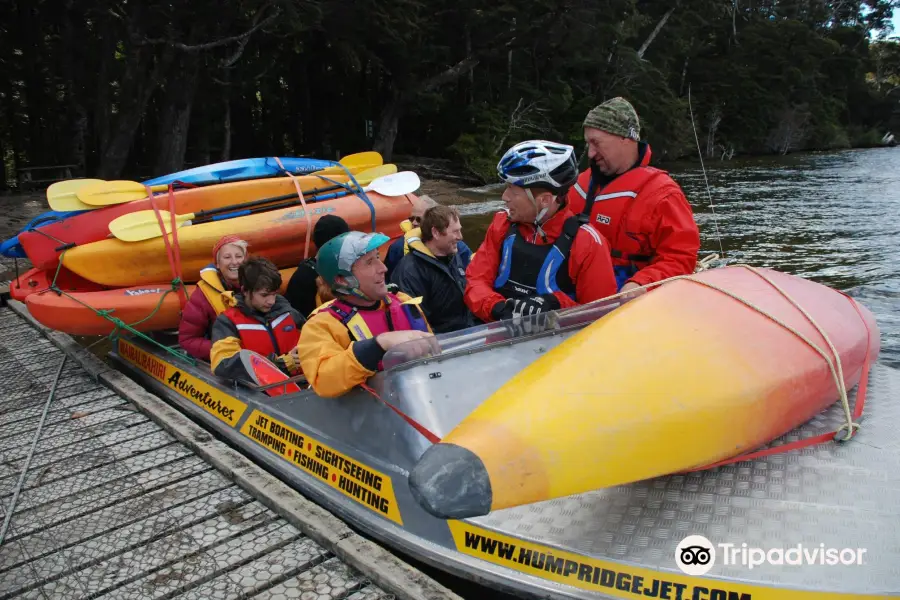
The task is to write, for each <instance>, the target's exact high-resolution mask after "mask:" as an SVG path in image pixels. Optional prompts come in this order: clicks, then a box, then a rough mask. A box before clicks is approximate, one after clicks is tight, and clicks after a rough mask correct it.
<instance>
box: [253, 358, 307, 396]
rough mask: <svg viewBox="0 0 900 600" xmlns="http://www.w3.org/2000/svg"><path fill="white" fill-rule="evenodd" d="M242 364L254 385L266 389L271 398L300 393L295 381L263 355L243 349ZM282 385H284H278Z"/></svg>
mask: <svg viewBox="0 0 900 600" xmlns="http://www.w3.org/2000/svg"><path fill="white" fill-rule="evenodd" d="M240 357H241V364H243V365H244V369H245V370H246V371H247V374H248V375H250V378H251V379H252V380H253V383H255V384H256V385H258V386H259V387H262V388H264V389H265V391H266V394H268V395H269V396H280V395H282V394H293V393H295V392H299V391H300V386H298V385H297V384H296V383H295V382H294V381H291V379H290V378H289V377H288V376H287V375H285V374H284V372H283V371H282V370H281V369H279V368H278V366H277V365H276V364H275V363H273V362H272V361H270V360H269V359H268V358H266V357H265V356H263V355H262V354H258V353H257V352H254V351H253V350H248V349H246V348H243V349H242V350H241V351H240ZM277 384H282V385H277Z"/></svg>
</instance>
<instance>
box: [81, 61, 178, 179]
mask: <svg viewBox="0 0 900 600" xmlns="http://www.w3.org/2000/svg"><path fill="white" fill-rule="evenodd" d="M172 59H173V50H172V49H171V48H169V47H166V48H165V49H164V50H163V51H162V53H161V56H158V57H156V58H155V61H154V57H153V56H152V54H151V50H149V49H148V48H146V47H139V48H136V49H132V51H131V52H129V57H128V62H127V65H126V71H125V77H124V78H123V80H122V93H121V95H120V102H119V105H120V109H119V117H118V119H116V125H115V128H114V130H113V133H112V135H111V137H110V141H109V145H107V147H106V148H105V149H104V151H103V159H102V160H101V162H100V168H99V169H98V176H99V177H100V178H101V179H115V178H116V177H118V176H119V175H120V174H121V172H122V169H123V168H125V163H126V162H127V161H128V154H129V152H130V151H131V145H132V142H133V141H134V134H135V132H137V130H138V127H139V126H140V124H141V119H142V118H143V117H144V111H145V110H146V108H147V103H148V102H149V101H150V97H151V96H152V95H153V92H154V90H155V89H156V87H157V85H159V81H160V79H161V78H162V75H163V73H165V72H166V71H167V70H168V68H169V65H170V64H171V62H172ZM151 62H155V65H153V67H152V68H151V67H150V63H151Z"/></svg>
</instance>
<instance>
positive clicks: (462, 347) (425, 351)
mask: <svg viewBox="0 0 900 600" xmlns="http://www.w3.org/2000/svg"><path fill="white" fill-rule="evenodd" d="M638 295H639V294H637V293H636V294H634V295H625V296H620V297H616V298H612V299H609V300H598V301H596V302H591V303H590V304H583V305H580V306H575V307H572V308H568V309H565V310H559V311H551V312H548V313H543V314H541V315H538V316H531V317H519V318H512V319H507V320H505V321H494V322H491V323H486V324H482V325H476V326H475V327H470V328H468V329H463V330H461V331H456V332H453V333H445V334H441V335H438V336H435V338H434V339H433V340H413V341H411V342H406V343H404V344H400V345H398V346H395V347H394V348H392V349H391V350H389V351H388V352H387V353H386V354H385V356H384V359H383V365H384V369H385V370H388V369H393V368H397V367H399V366H401V365H405V364H406V363H411V362H413V361H418V360H425V359H433V358H437V357H441V358H447V357H449V356H452V355H457V354H471V353H474V352H481V351H484V350H488V349H490V348H494V347H496V346H498V345H512V344H516V343H519V342H522V341H525V340H531V339H534V338H536V337H549V336H554V335H560V334H563V333H568V332H571V331H573V330H577V329H582V328H584V327H587V326H588V325H590V324H592V323H594V322H595V321H597V320H599V319H600V318H602V317H603V316H605V315H607V314H609V313H610V312H612V311H613V310H615V309H616V308H618V307H620V306H622V305H623V304H625V303H626V302H628V301H630V300H633V299H634V298H636V297H637V296H638Z"/></svg>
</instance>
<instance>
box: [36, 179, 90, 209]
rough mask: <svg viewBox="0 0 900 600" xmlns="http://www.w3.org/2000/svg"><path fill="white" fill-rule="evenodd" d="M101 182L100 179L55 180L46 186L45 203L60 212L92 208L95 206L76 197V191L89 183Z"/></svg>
mask: <svg viewBox="0 0 900 600" xmlns="http://www.w3.org/2000/svg"><path fill="white" fill-rule="evenodd" d="M97 183H103V180H102V179H69V180H68V181H57V182H56V183H54V184H53V185H51V186H50V187H48V188H47V204H49V205H50V208H52V209H53V210H58V211H61V212H67V211H74V210H93V209H95V208H97V207H96V206H91V205H89V204H85V203H84V202H82V201H81V200H79V199H78V196H77V195H76V192H78V190H80V189H83V188H85V187H87V186H90V185H95V184H97Z"/></svg>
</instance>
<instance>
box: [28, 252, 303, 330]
mask: <svg viewBox="0 0 900 600" xmlns="http://www.w3.org/2000/svg"><path fill="white" fill-rule="evenodd" d="M296 270H297V267H293V268H291V269H282V270H281V279H282V284H281V290H279V291H280V292H281V293H284V291H285V289H287V284H288V281H290V279H291V275H293V274H294V271H296ZM185 292H186V293H187V295H188V296H190V295H191V294H194V293H202V292H199V291H198V290H197V288H196V286H194V285H188V286H185ZM25 305H26V306H27V307H28V311H29V312H30V313H31V315H32V316H33V317H34V318H35V319H37V320H38V321H39V322H41V323H42V324H43V325H45V326H46V327H49V328H51V329H55V330H57V331H65V332H66V333H68V334H71V335H105V334H108V333H110V332H111V331H112V330H113V327H114V325H113V324H112V323H111V322H110V321H109V320H108V319H104V318H103V317H101V316H100V315H98V314H97V312H96V310H108V311H112V313H111V314H112V315H113V316H115V317H116V318H117V319H121V320H122V321H124V322H125V323H128V324H129V325H132V326H133V327H134V329H136V330H137V331H144V332H146V331H157V330H161V329H171V328H174V327H177V326H178V321H179V319H180V318H181V299H180V298H179V295H178V292H177V291H176V290H175V289H174V288H173V287H172V285H171V284H158V285H139V286H130V287H125V288H116V289H108V290H95V291H70V292H69V293H68V294H65V295H60V294H56V293H54V292H52V291H44V292H40V293H37V294H32V295H30V296H28V298H27V299H26V300H25ZM95 309H96V310H95Z"/></svg>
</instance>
